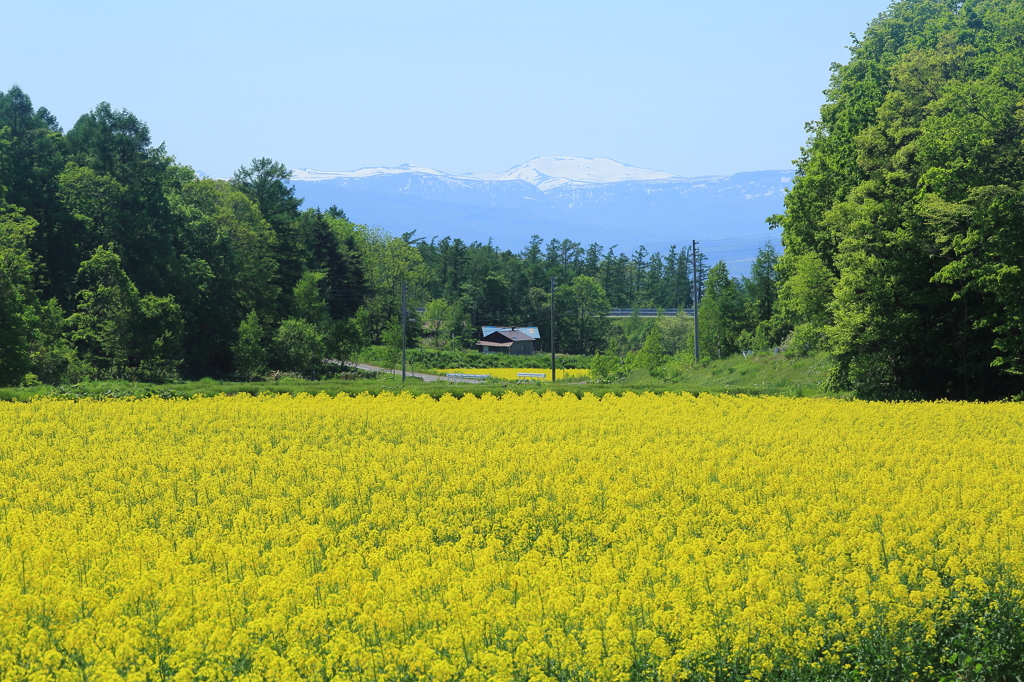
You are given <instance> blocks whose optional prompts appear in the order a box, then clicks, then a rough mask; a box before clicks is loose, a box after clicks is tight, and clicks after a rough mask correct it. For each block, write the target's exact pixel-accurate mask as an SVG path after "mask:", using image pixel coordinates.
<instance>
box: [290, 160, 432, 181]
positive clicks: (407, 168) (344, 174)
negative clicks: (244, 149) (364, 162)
mask: <svg viewBox="0 0 1024 682" xmlns="http://www.w3.org/2000/svg"><path fill="white" fill-rule="evenodd" d="M401 173H422V174H424V175H448V173H445V172H442V171H439V170H434V169H433V168H425V167H423V166H413V165H412V164H408V163H403V164H402V165H401V166H398V167H397V168H384V167H377V168H359V169H357V170H354V171H322V170H315V169H313V168H295V169H293V170H292V180H293V181H295V182H322V181H324V180H337V179H338V178H370V177H374V176H377V175H399V174H401Z"/></svg>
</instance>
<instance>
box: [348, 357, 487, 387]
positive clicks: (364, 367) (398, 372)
mask: <svg viewBox="0 0 1024 682" xmlns="http://www.w3.org/2000/svg"><path fill="white" fill-rule="evenodd" d="M335 362H336V361H335ZM340 364H341V365H342V366H343V367H355V368H357V369H362V370H366V371H367V372H387V373H388V374H395V375H397V376H401V375H402V370H400V369H386V368H384V367H377V366H376V365H367V364H365V363H362V362H342V363H340ZM405 375H406V376H408V377H416V378H417V379H423V381H444V377H443V376H440V375H437V374H425V373H423V372H409V371H407V372H406V373H405ZM483 381H484V380H483V379H481V380H480V381H474V380H472V379H463V380H461V381H460V383H470V384H480V383H483Z"/></svg>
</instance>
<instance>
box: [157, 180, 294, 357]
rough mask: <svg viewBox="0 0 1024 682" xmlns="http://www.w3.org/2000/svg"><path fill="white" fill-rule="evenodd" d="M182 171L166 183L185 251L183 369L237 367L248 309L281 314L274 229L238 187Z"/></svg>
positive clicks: (179, 295) (267, 316)
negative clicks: (239, 334) (236, 347)
mask: <svg viewBox="0 0 1024 682" xmlns="http://www.w3.org/2000/svg"><path fill="white" fill-rule="evenodd" d="M176 171H177V172H179V173H181V174H182V175H185V176H186V177H183V178H180V181H179V182H177V183H175V184H174V185H173V187H171V188H169V190H168V197H169V201H170V204H171V210H172V213H173V215H174V217H175V226H176V228H177V235H176V239H175V241H176V246H177V250H178V253H179V257H178V267H177V271H176V278H175V279H176V281H175V287H174V289H175V298H176V300H177V301H178V302H179V304H180V305H181V307H182V314H183V316H184V318H185V321H186V330H185V367H184V371H185V372H187V374H189V375H190V376H220V375H224V374H227V373H229V372H230V371H231V369H232V362H233V361H232V353H231V350H230V349H231V345H232V344H233V343H234V341H235V333H236V331H237V329H238V325H239V324H240V323H241V322H242V320H243V319H244V318H245V316H246V315H247V313H248V312H249V311H253V310H255V311H256V314H257V315H258V316H259V317H261V318H262V319H264V320H267V321H270V322H272V321H273V320H274V319H277V318H276V315H277V314H278V312H279V311H278V309H279V303H280V298H281V290H280V288H279V287H278V285H277V284H276V282H275V280H276V272H277V263H276V261H275V259H274V248H275V245H276V236H275V234H274V231H273V229H272V228H271V227H270V225H269V223H267V222H266V220H264V219H263V216H262V215H261V214H260V212H259V209H258V208H257V207H256V205H255V204H254V203H253V202H252V201H251V200H250V199H249V198H248V197H247V196H246V195H245V194H244V193H242V192H241V191H240V190H239V189H238V188H236V187H234V186H232V185H231V184H229V183H227V182H224V181H222V180H210V179H204V180H199V179H197V178H196V177H195V175H194V173H192V171H191V169H187V168H184V167H177V169H176Z"/></svg>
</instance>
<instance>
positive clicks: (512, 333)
mask: <svg viewBox="0 0 1024 682" xmlns="http://www.w3.org/2000/svg"><path fill="white" fill-rule="evenodd" d="M496 338H501V339H505V340H507V341H533V337H532V336H528V335H526V334H524V333H523V332H521V331H519V330H518V329H498V330H496V331H493V332H491V333H490V334H488V335H487V336H485V337H484V339H485V340H488V339H489V340H492V341H493V340H494V339H496Z"/></svg>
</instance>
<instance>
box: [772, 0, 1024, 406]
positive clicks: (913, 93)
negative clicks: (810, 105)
mask: <svg viewBox="0 0 1024 682" xmlns="http://www.w3.org/2000/svg"><path fill="white" fill-rule="evenodd" d="M1022 22H1024V6H1022V5H1021V4H1020V3H1006V2H1001V1H999V0H974V1H972V2H966V3H964V2H946V1H944V0H903V1H900V2H895V3H893V4H892V6H891V7H890V8H889V9H888V10H887V11H886V12H885V13H883V14H882V15H880V16H879V17H878V18H877V19H876V20H875V21H874V22H872V23H871V25H870V26H869V27H868V29H867V31H866V32H865V34H864V37H863V39H861V40H859V41H856V42H855V44H854V45H853V47H852V48H851V51H852V54H851V59H850V61H849V62H848V63H847V64H845V65H842V66H840V65H837V66H835V67H834V70H833V77H832V82H831V85H830V87H829V89H828V91H827V93H826V94H827V101H826V103H825V105H824V106H823V107H822V109H821V119H820V120H819V121H817V122H815V123H813V124H812V125H811V126H810V128H809V130H810V132H811V139H810V141H809V143H808V145H807V147H805V148H804V150H803V153H802V155H801V158H800V159H799V161H798V172H797V175H796V177H795V179H794V186H793V189H792V191H791V192H790V193H789V194H788V195H787V197H786V200H785V201H786V213H785V215H783V216H780V217H777V218H776V220H775V222H777V223H778V224H780V225H781V226H782V227H783V242H784V244H785V247H786V252H787V254H793V255H796V256H799V255H802V254H805V253H814V254H817V256H818V257H820V259H821V261H822V262H823V263H824V266H825V267H826V268H827V269H828V270H829V271H830V272H831V273H832V274H833V275H834V276H835V278H836V284H835V287H834V288H833V292H834V297H833V300H832V301H831V302H830V304H829V311H830V313H831V316H832V323H831V324H829V325H828V326H827V327H826V328H825V331H826V334H827V337H828V345H829V347H830V349H831V352H832V353H833V355H834V357H835V359H836V362H837V369H836V371H835V373H834V375H833V381H834V383H833V386H835V387H842V388H852V389H854V390H856V391H857V392H858V394H860V395H862V396H865V397H890V398H891V397H933V398H936V397H960V398H991V397H999V396H1004V395H1008V394H1012V393H1018V392H1020V391H1021V390H1022V389H1024V379H1022V375H1021V374H1020V372H1021V371H1022V370H1024V343H1022V342H1021V341H1020V339H1022V338H1024V326H1022V325H1024V316H1022V314H1021V313H1022V312H1024V310H1022V308H1021V305H1022V304H1021V303H1020V301H1022V300H1024V297H1022V296H1021V295H1020V293H1019V292H1020V287H1021V286H1022V284H1024V282H1022V281H1021V279H1020V275H1019V273H1020V272H1021V270H1022V269H1024V241H1022V239H1021V237H1020V235H1021V234H1022V225H1024V222H1022V220H1024V213H1022V212H1021V211H1019V210H1018V208H1017V206H1018V205H1019V200H1018V199H1017V196H1018V195H1019V194H1020V193H1021V192H1022V191H1024V181H1022V180H1021V178H1022V177H1024V174H1022V173H1021V170H1022V167H1024V162H1022V160H1021V156H1020V153H1019V150H1020V147H1021V144H1022V143H1024V127H1022V126H1021V124H1020V120H1021V119H1020V96H1019V90H1020V85H1019V83H1018V80H1019V79H1017V78H1016V77H1014V76H1010V75H1009V74H1016V73H1018V72H1019V71H1020V64H1021V63H1022V61H1024V47H1022V46H1021V43H1020V40H1019V26H1020V25H1021V24H1022Z"/></svg>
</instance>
